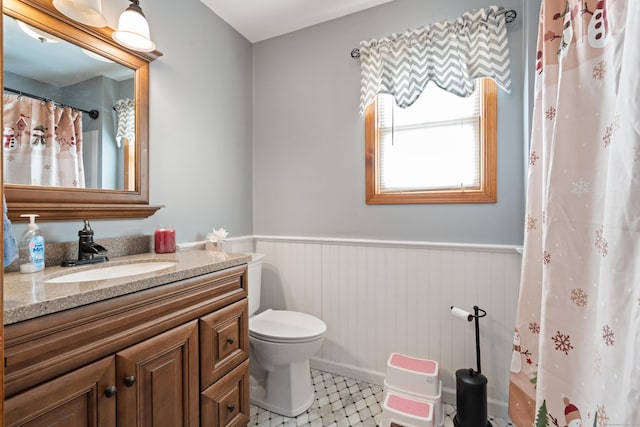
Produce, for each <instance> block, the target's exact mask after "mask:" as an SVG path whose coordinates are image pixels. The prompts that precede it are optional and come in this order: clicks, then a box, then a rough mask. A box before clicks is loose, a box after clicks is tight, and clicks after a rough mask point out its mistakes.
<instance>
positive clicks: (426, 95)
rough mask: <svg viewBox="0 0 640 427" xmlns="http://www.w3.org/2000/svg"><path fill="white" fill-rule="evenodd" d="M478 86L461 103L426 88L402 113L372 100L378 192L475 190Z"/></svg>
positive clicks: (388, 102) (382, 99)
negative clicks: (376, 133) (375, 109)
mask: <svg viewBox="0 0 640 427" xmlns="http://www.w3.org/2000/svg"><path fill="white" fill-rule="evenodd" d="M480 86H481V85H480V84H477V85H476V90H475V92H474V93H473V94H472V95H471V96H469V97H466V98H463V97H459V96H457V95H454V94H452V93H449V92H446V91H444V90H442V89H440V88H439V87H437V86H436V85H434V84H430V85H427V88H426V89H425V91H424V92H423V93H422V95H421V96H420V97H419V98H418V99H417V100H416V102H415V103H414V104H413V105H411V106H410V107H408V108H399V107H397V106H396V105H395V101H394V99H393V97H392V96H390V95H386V94H381V95H378V131H379V150H380V151H379V156H380V158H379V162H380V169H379V172H380V191H381V192H391V191H393V192H398V191H421V190H422V191H428V190H452V189H460V188H462V189H477V188H479V187H480V169H481V165H480V113H481V111H480Z"/></svg>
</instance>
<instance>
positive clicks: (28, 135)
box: [2, 94, 85, 188]
mask: <svg viewBox="0 0 640 427" xmlns="http://www.w3.org/2000/svg"><path fill="white" fill-rule="evenodd" d="M3 107H4V108H3V123H4V130H3V132H2V141H3V157H4V158H3V161H4V163H3V165H4V182H5V183H7V184H25V185H43V186H57V187H77V188H84V186H85V181H84V162H83V160H82V113H81V112H80V111H77V110H74V109H72V108H70V107H61V106H59V105H57V104H55V103H53V102H50V101H49V102H44V101H40V100H36V99H32V98H28V97H25V96H22V95H9V94H5V95H3Z"/></svg>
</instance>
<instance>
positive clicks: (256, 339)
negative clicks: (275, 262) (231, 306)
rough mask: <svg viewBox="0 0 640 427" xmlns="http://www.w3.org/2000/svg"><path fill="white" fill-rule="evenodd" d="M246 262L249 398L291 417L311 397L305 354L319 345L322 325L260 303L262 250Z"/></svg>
mask: <svg viewBox="0 0 640 427" xmlns="http://www.w3.org/2000/svg"><path fill="white" fill-rule="evenodd" d="M251 256H252V260H251V262H249V316H250V317H249V343H250V362H249V374H250V393H249V396H250V400H251V403H253V404H254V405H257V406H259V407H261V408H264V409H267V410H268V411H270V412H275V413H277V414H281V415H284V416H287V417H295V416H297V415H299V414H301V413H303V412H304V411H306V410H307V409H309V407H310V406H311V404H312V403H313V401H314V399H315V393H314V390H313V384H311V371H310V369H309V358H310V357H311V356H313V355H314V354H315V353H317V352H318V350H320V347H321V346H322V340H323V339H324V333H325V331H326V330H327V325H325V324H324V322H323V321H322V320H320V319H318V318H316V317H314V316H311V315H309V314H305V313H299V312H296V311H286V310H271V309H269V310H265V311H263V312H262V313H260V314H257V315H254V314H255V313H256V312H257V311H258V308H259V306H260V289H261V285H262V260H263V258H264V255H263V254H257V253H254V254H251Z"/></svg>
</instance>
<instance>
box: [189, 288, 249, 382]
mask: <svg viewBox="0 0 640 427" xmlns="http://www.w3.org/2000/svg"><path fill="white" fill-rule="evenodd" d="M248 331H249V305H248V302H247V299H246V298H245V299H243V300H241V301H238V302H236V303H234V304H231V305H229V306H228V307H225V308H223V309H221V310H218V311H216V312H214V313H212V314H209V315H207V316H203V317H201V318H200V389H201V390H204V389H206V388H207V387H209V386H210V385H211V384H213V383H214V382H216V381H218V380H219V379H220V378H222V377H223V376H224V375H225V374H226V373H228V372H229V371H231V369H233V368H234V367H235V366H237V365H238V364H239V363H240V362H242V361H243V360H245V359H247V358H248V357H249V332H248Z"/></svg>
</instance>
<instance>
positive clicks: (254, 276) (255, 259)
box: [247, 253, 264, 316]
mask: <svg viewBox="0 0 640 427" xmlns="http://www.w3.org/2000/svg"><path fill="white" fill-rule="evenodd" d="M249 255H251V261H249V263H248V266H247V268H248V270H249V316H252V315H254V314H255V313H256V312H257V311H258V309H259V308H260V290H261V288H262V260H263V259H264V254H258V253H251V254H249Z"/></svg>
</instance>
